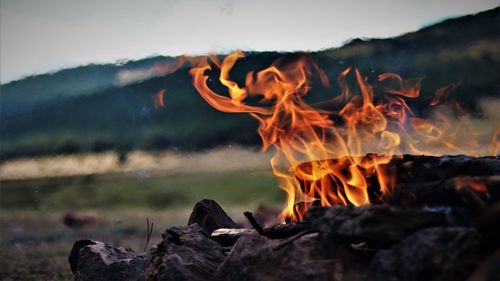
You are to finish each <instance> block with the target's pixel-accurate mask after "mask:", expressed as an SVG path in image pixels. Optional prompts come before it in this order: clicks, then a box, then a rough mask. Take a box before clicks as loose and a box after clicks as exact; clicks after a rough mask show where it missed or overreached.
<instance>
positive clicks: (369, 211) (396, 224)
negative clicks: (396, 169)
mask: <svg viewBox="0 0 500 281" xmlns="http://www.w3.org/2000/svg"><path fill="white" fill-rule="evenodd" d="M307 219H308V220H310V221H311V223H312V227H311V228H312V229H313V230H315V231H319V232H324V233H330V234H331V235H332V236H333V237H334V238H337V239H341V240H346V242H351V243H360V242H368V243H369V244H371V246H375V247H382V248H383V247H387V246H390V245H392V244H394V243H397V242H399V241H402V240H403V239H404V238H406V237H407V236H408V235H410V234H411V233H413V232H415V231H418V230H421V229H424V228H429V227H434V226H441V225H446V224H447V222H446V216H445V215H444V214H443V213H439V212H431V211H426V210H422V209H404V208H398V207H391V206H387V205H367V206H362V207H354V206H345V207H336V208H328V209H326V210H325V209H324V210H322V209H317V210H314V211H313V212H312V214H311V215H310V216H308V217H307Z"/></svg>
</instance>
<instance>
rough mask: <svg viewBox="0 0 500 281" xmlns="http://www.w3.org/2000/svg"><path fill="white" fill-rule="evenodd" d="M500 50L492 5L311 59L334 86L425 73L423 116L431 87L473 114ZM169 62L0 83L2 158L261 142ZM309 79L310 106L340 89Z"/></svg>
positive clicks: (489, 88)
mask: <svg viewBox="0 0 500 281" xmlns="http://www.w3.org/2000/svg"><path fill="white" fill-rule="evenodd" d="M499 46H500V8H496V9H493V10H489V11H485V12H482V13H479V14H475V15H470V16H465V17H461V18H456V19H450V20H446V21H444V22H441V23H438V24H435V25H432V26H428V27H425V28H423V29H421V30H419V31H416V32H411V33H407V34H403V35H401V36H398V37H394V38H388V39H354V40H352V41H351V42H349V43H347V44H346V45H344V46H342V47H340V48H333V49H327V50H322V51H318V52H313V53H310V55H311V56H312V57H313V59H315V60H316V61H317V62H318V64H319V66H320V67H321V68H322V69H324V70H325V72H326V74H327V75H328V77H329V78H330V79H331V80H332V82H333V81H335V77H336V76H337V75H338V74H339V73H340V72H341V71H342V70H343V69H345V68H346V67H348V66H355V67H358V68H359V69H360V71H361V72H362V73H363V74H364V75H367V76H368V78H369V79H374V78H375V77H376V76H377V75H378V74H380V73H383V72H395V73H398V74H401V75H402V76H403V77H407V78H411V77H423V79H424V80H423V82H422V83H423V89H422V98H421V99H419V101H416V102H414V104H413V105H414V106H415V107H416V108H417V109H420V108H422V110H423V106H422V105H423V104H428V102H429V100H430V99H431V97H432V95H433V93H434V90H435V89H436V88H438V87H441V86H444V85H447V84H450V83H457V84H459V87H458V88H457V90H456V91H455V93H454V95H455V97H457V98H458V99H459V100H461V101H462V102H463V103H464V104H465V105H466V106H467V107H469V108H470V109H474V108H475V105H476V102H477V101H478V99H480V98H481V97H486V96H495V97H498V96H499V93H500V88H499V85H500V72H498V71H497V69H499V63H500V48H499ZM282 56H285V57H288V58H290V59H293V58H294V56H296V54H293V53H285V54H283V53H277V52H261V53H257V52H251V53H247V56H246V57H245V58H244V59H242V60H241V61H239V62H238V63H236V65H235V67H234V69H233V70H232V72H231V77H233V78H234V79H235V80H236V81H237V82H239V83H243V82H244V78H245V74H246V73H247V72H248V71H249V70H254V69H262V68H264V67H266V66H268V65H269V64H270V63H272V62H273V61H274V60H275V59H277V58H278V57H282ZM174 66H175V58H168V57H154V58H148V59H145V60H139V61H134V62H128V63H124V64H119V65H111V64H107V65H89V66H82V67H78V68H73V69H67V70H62V71H59V72H56V73H53V74H44V75H38V76H33V77H28V78H25V79H22V80H19V81H14V82H11V83H8V84H5V85H2V86H1V91H0V109H1V111H0V117H1V122H0V134H1V141H0V157H1V158H2V159H7V158H10V157H20V156H33V155H44V154H55V153H72V152H82V151H102V150H110V149H113V150H118V151H121V152H126V151H129V150H132V149H147V150H155V149H179V150H200V149H206V148H210V147H214V146H219V145H226V144H232V143H238V144H242V145H257V144H259V138H258V136H257V134H256V127H257V122H256V121H255V120H253V119H252V118H250V117H249V116H247V115H245V114H227V113H221V112H218V111H217V110H215V109H213V108H212V107H210V106H209V105H208V104H207V103H206V102H205V101H204V100H203V99H202V98H201V97H200V96H199V94H198V93H197V92H196V91H195V89H194V88H193V86H192V82H191V77H190V76H189V74H188V73H187V71H188V68H187V66H185V67H183V68H180V69H178V70H177V69H176V68H175V67H174ZM173 70H177V71H175V72H173ZM214 80H215V79H214ZM312 83H313V93H312V94H313V95H312V96H313V97H314V98H317V99H318V100H320V99H324V98H329V97H331V96H332V95H333V93H338V91H339V88H338V86H336V85H335V83H332V84H334V85H332V88H331V89H326V88H324V87H322V86H321V85H320V83H318V81H313V82H312ZM213 86H214V87H220V85H217V84H215V83H214V85H213ZM162 89H165V98H164V103H165V106H164V107H162V108H158V109H155V107H154V104H153V96H154V94H155V93H157V92H158V91H159V90H162ZM219 89H220V90H222V88H219Z"/></svg>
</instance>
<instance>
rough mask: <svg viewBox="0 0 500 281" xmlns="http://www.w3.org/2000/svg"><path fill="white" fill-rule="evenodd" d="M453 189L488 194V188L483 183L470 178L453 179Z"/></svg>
mask: <svg viewBox="0 0 500 281" xmlns="http://www.w3.org/2000/svg"><path fill="white" fill-rule="evenodd" d="M455 187H456V188H457V189H461V188H465V187H468V188H470V189H472V190H474V191H476V192H479V193H488V187H487V186H486V184H485V183H483V182H480V181H478V180H476V179H474V178H471V177H457V178H455Z"/></svg>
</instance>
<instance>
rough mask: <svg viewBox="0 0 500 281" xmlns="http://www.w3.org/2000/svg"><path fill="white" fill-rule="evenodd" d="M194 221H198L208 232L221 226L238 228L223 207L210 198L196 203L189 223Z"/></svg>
mask: <svg viewBox="0 0 500 281" xmlns="http://www.w3.org/2000/svg"><path fill="white" fill-rule="evenodd" d="M194 223H197V224H198V225H199V226H200V227H201V228H202V229H203V230H205V232H207V233H208V234H211V233H212V232H213V231H214V230H216V229H219V228H238V225H237V224H236V223H235V222H234V221H233V220H232V219H231V218H230V217H229V216H228V215H227V214H226V212H224V210H223V209H222V207H221V206H219V204H217V202H215V201H214V200H210V199H203V200H201V201H200V202H198V203H196V205H194V208H193V211H192V212H191V215H190V216H189V221H188V225H191V224H194Z"/></svg>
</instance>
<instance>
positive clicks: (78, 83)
mask: <svg viewBox="0 0 500 281" xmlns="http://www.w3.org/2000/svg"><path fill="white" fill-rule="evenodd" d="M173 61H175V58H170V57H164V56H156V57H151V58H147V59H142V60H137V61H127V62H123V63H120V64H90V65H85V66H79V67H75V68H70V69H63V70H60V71H57V72H54V73H47V74H42V75H34V76H29V77H26V78H24V79H21V80H17V81H12V82H10V83H7V84H3V85H1V91H0V97H1V103H0V112H2V113H3V114H15V113H17V112H19V111H26V110H30V109H32V108H33V107H34V106H40V105H43V104H45V103H51V102H58V101H59V100H60V99H63V98H68V97H78V96H82V95H90V94H93V93H96V92H98V91H101V90H104V89H108V88H111V87H114V86H119V85H122V84H126V83H124V82H129V81H122V80H124V79H128V80H131V82H133V81H134V79H133V78H136V80H141V78H143V79H145V78H148V77H149V76H152V75H153V73H150V71H149V69H152V68H153V66H155V65H161V64H165V63H168V62H173ZM134 74H135V77H134ZM141 74H142V76H141ZM147 74H149V76H148V75H147Z"/></svg>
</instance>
